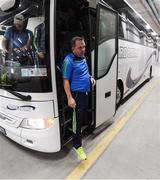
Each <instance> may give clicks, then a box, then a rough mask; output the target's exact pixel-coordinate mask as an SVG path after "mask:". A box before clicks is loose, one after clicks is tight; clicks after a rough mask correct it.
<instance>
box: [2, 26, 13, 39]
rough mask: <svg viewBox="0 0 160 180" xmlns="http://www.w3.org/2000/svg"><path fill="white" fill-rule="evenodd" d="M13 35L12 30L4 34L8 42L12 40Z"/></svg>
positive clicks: (9, 29)
mask: <svg viewBox="0 0 160 180" xmlns="http://www.w3.org/2000/svg"><path fill="white" fill-rule="evenodd" d="M11 35H12V29H11V28H8V29H7V30H6V31H5V33H4V37H5V38H6V39H7V40H10V39H11Z"/></svg>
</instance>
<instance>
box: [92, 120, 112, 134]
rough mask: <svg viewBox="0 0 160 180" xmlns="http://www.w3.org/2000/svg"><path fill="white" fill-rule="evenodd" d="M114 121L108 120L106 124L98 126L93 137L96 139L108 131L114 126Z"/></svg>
mask: <svg viewBox="0 0 160 180" xmlns="http://www.w3.org/2000/svg"><path fill="white" fill-rule="evenodd" d="M112 123H113V121H112V120H108V121H106V122H104V123H103V124H101V125H100V126H98V127H97V128H96V129H95V130H94V131H93V132H92V134H93V137H96V136H97V135H99V134H100V133H102V132H103V131H104V130H106V129H107V128H108V127H109V126H110V125H112Z"/></svg>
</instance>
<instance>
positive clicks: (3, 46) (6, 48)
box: [2, 37, 9, 53]
mask: <svg viewBox="0 0 160 180" xmlns="http://www.w3.org/2000/svg"><path fill="white" fill-rule="evenodd" d="M8 43H9V42H8V40H7V39H6V38H5V37H3V39H2V48H3V51H4V53H8V51H9V49H8Z"/></svg>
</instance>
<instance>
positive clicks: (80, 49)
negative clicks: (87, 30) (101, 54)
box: [72, 40, 86, 57]
mask: <svg viewBox="0 0 160 180" xmlns="http://www.w3.org/2000/svg"><path fill="white" fill-rule="evenodd" d="M72 50H73V53H74V54H75V55H76V56H78V57H83V56H84V54H85V51H86V44H85V42H84V40H82V41H81V40H77V41H76V43H75V46H74V47H73V48H72Z"/></svg>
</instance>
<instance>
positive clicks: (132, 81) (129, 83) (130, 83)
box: [126, 51, 156, 89]
mask: <svg viewBox="0 0 160 180" xmlns="http://www.w3.org/2000/svg"><path fill="white" fill-rule="evenodd" d="M153 55H156V51H153V52H152V54H151V55H150V57H149V58H148V60H147V62H146V66H145V68H144V70H143V72H142V74H140V76H138V77H137V78H135V79H132V77H131V72H132V68H131V67H130V68H129V71H128V74H127V78H126V86H127V88H129V89H130V88H134V87H135V86H136V85H137V84H138V82H139V81H140V79H141V78H142V76H143V75H144V73H145V71H146V70H147V68H148V66H149V65H150V61H151V60H152V59H151V58H152V56H153Z"/></svg>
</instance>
